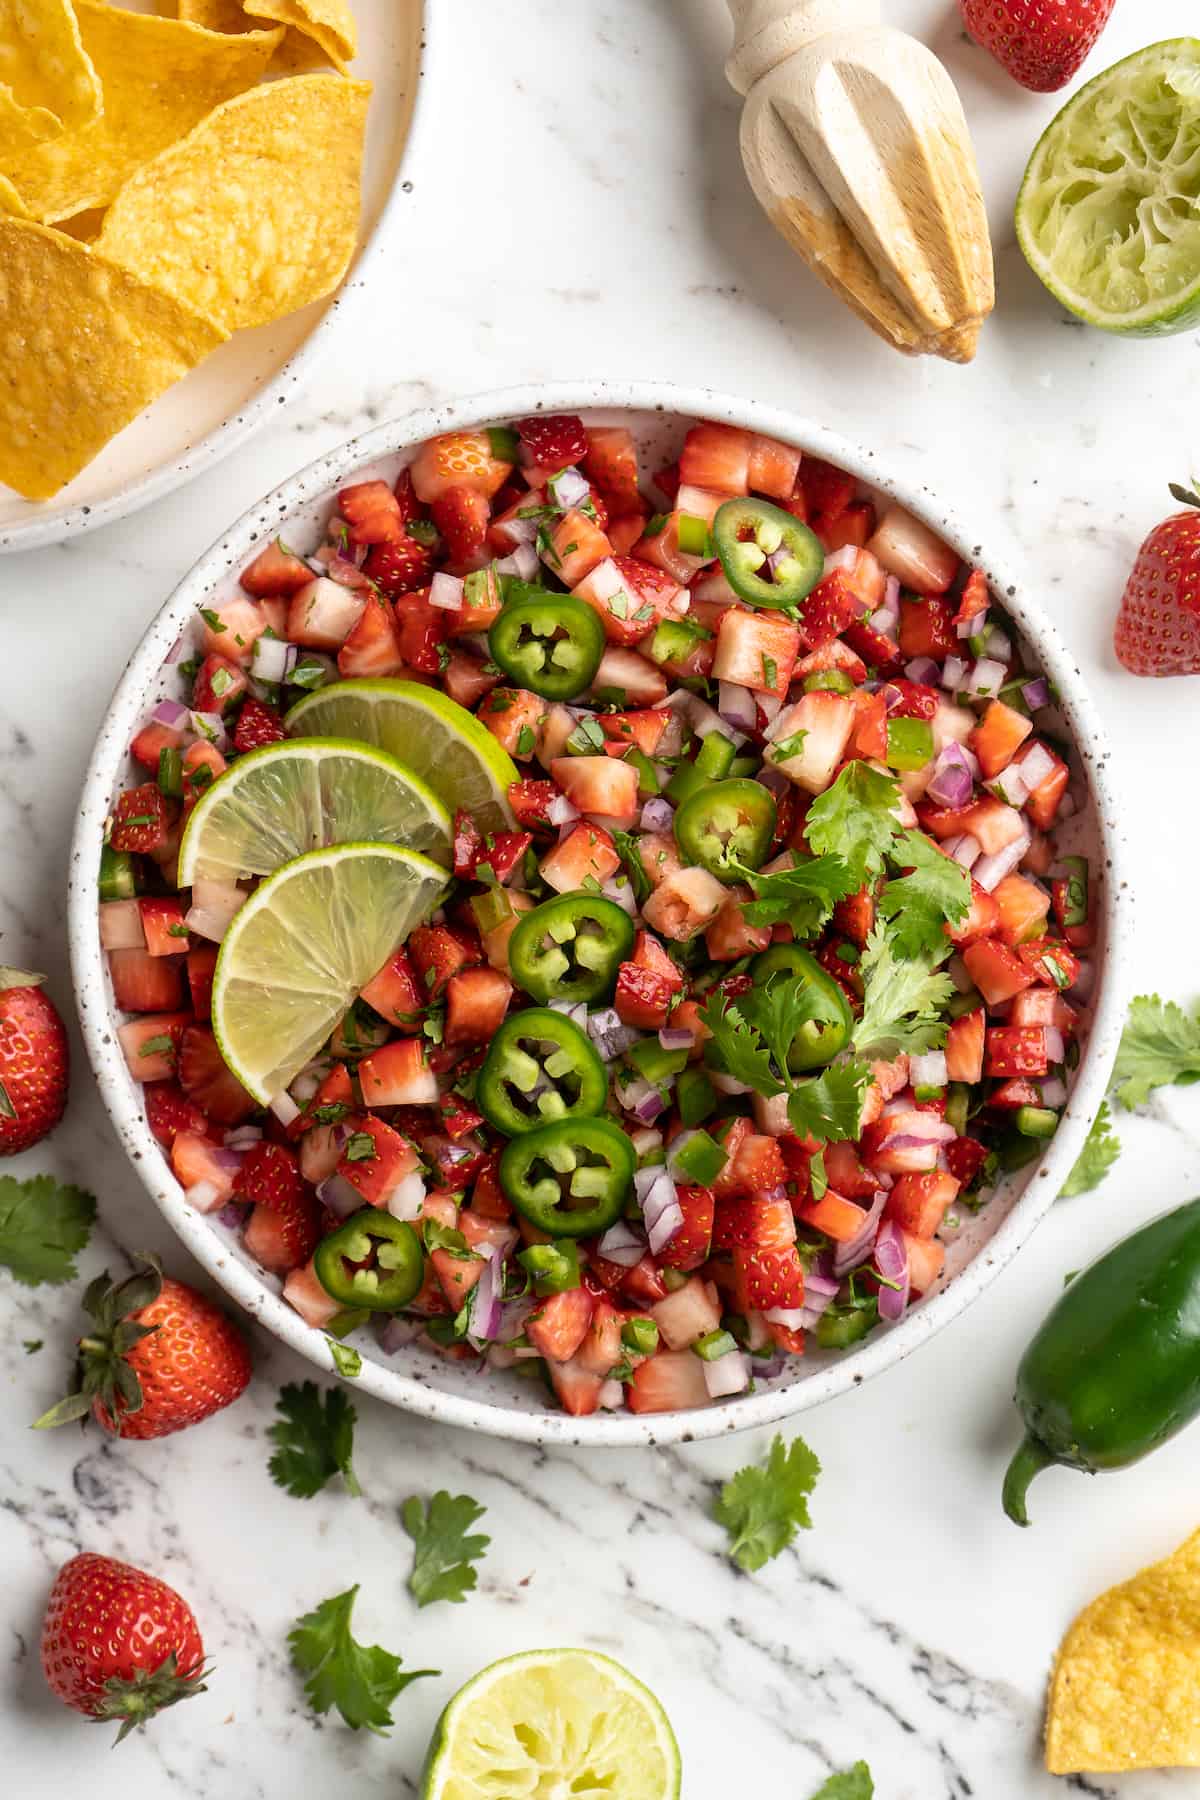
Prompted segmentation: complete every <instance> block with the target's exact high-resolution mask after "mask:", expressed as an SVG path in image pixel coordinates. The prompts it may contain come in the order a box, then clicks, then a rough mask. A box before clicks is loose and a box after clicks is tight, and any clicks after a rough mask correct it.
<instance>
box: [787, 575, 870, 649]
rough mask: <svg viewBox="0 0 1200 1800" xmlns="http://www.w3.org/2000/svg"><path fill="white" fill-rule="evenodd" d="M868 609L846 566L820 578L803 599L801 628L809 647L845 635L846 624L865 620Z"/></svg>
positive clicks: (819, 646)
mask: <svg viewBox="0 0 1200 1800" xmlns="http://www.w3.org/2000/svg"><path fill="white" fill-rule="evenodd" d="M866 611H867V608H866V607H865V606H864V604H863V602H862V600H861V599H860V598H859V596H858V594H857V593H856V592H855V591H854V589H853V588H852V587H851V585H850V583H849V581H848V580H847V579H846V573H845V570H843V569H835V570H834V571H833V573H832V574H831V575H826V576H825V578H824V579H823V580H822V581H819V582H818V583H817V585H816V587H815V588H814V589H813V590H812V593H811V594H809V596H808V598H807V599H806V600H802V601H801V603H800V630H801V632H802V634H803V637H804V646H805V649H806V650H820V649H823V648H824V646H825V645H826V644H829V643H832V642H833V640H834V638H839V637H841V635H842V633H843V631H845V630H846V627H847V626H849V625H853V624H854V622H855V620H861V619H862V618H863V617H864V616H865V613H866Z"/></svg>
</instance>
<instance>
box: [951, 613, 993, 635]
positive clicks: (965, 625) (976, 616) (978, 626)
mask: <svg viewBox="0 0 1200 1800" xmlns="http://www.w3.org/2000/svg"><path fill="white" fill-rule="evenodd" d="M986 624H987V607H986V606H985V607H984V609H983V611H982V612H977V613H972V614H971V617H970V618H969V619H964V620H963V621H962V623H961V624H960V625H958V626H957V627H956V630H957V632H958V635H959V637H960V638H973V637H978V636H979V634H980V632H981V631H982V630H983V628H984V626H985V625H986Z"/></svg>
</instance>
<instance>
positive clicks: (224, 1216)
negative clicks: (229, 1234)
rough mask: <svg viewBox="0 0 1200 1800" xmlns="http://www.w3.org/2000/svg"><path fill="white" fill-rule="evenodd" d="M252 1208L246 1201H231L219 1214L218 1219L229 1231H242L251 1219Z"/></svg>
mask: <svg viewBox="0 0 1200 1800" xmlns="http://www.w3.org/2000/svg"><path fill="white" fill-rule="evenodd" d="M250 1212H251V1208H250V1205H249V1202H247V1201H245V1200H229V1201H227V1202H226V1204H225V1205H224V1206H223V1207H222V1208H221V1210H220V1212H219V1213H218V1214H217V1217H218V1219H219V1220H220V1221H221V1223H222V1225H224V1226H225V1228H226V1229H227V1230H228V1231H240V1230H241V1229H242V1226H243V1225H244V1224H245V1223H246V1220H247V1219H248V1218H249V1217H250Z"/></svg>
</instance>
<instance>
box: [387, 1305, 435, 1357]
mask: <svg viewBox="0 0 1200 1800" xmlns="http://www.w3.org/2000/svg"><path fill="white" fill-rule="evenodd" d="M424 1329H425V1321H424V1320H423V1319H406V1318H405V1317H404V1316H403V1314H401V1313H388V1314H387V1315H386V1317H384V1316H379V1317H378V1318H377V1319H376V1324H375V1342H376V1343H377V1344H378V1345H379V1348H380V1349H381V1350H382V1351H383V1354H384V1355H385V1356H395V1354H396V1352H397V1350H403V1349H405V1348H406V1347H407V1346H408V1345H409V1344H411V1343H414V1342H415V1341H416V1339H417V1338H419V1337H420V1335H421V1333H422V1332H423V1331H424Z"/></svg>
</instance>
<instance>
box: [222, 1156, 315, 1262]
mask: <svg viewBox="0 0 1200 1800" xmlns="http://www.w3.org/2000/svg"><path fill="white" fill-rule="evenodd" d="M234 1186H235V1189H236V1192H237V1194H238V1197H239V1199H242V1200H248V1201H249V1202H250V1204H251V1205H252V1206H266V1207H268V1208H270V1207H276V1208H278V1209H279V1211H281V1212H283V1211H286V1210H288V1209H289V1208H291V1207H292V1205H293V1203H294V1202H295V1201H296V1200H297V1199H298V1198H299V1197H300V1195H301V1194H303V1192H304V1182H303V1181H302V1179H301V1176H300V1170H299V1167H298V1166H297V1163H296V1157H295V1153H294V1151H291V1150H288V1149H286V1148H285V1146H284V1145H283V1144H272V1143H265V1142H264V1143H259V1144H252V1145H251V1147H250V1149H249V1150H247V1152H246V1154H245V1156H244V1157H243V1158H242V1166H241V1169H240V1170H239V1171H238V1176H237V1180H236V1182H235V1183H234ZM300 1260H301V1262H306V1261H307V1260H308V1259H307V1257H301V1258H300Z"/></svg>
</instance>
